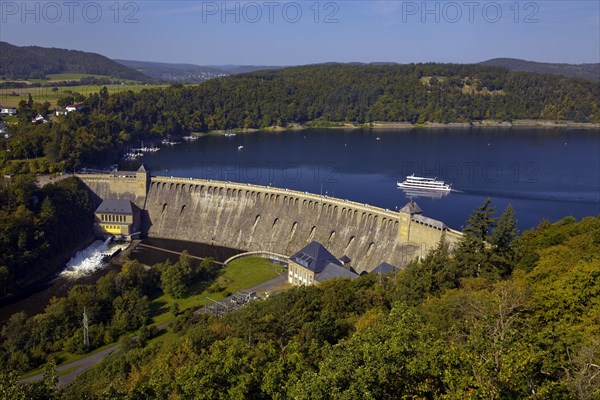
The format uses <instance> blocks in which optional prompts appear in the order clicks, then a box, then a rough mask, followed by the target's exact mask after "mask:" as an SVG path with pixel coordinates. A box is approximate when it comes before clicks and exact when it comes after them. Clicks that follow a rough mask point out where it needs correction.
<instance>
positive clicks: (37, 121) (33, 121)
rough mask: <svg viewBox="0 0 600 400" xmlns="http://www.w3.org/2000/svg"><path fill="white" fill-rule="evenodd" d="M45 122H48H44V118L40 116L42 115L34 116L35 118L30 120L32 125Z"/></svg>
mask: <svg viewBox="0 0 600 400" xmlns="http://www.w3.org/2000/svg"><path fill="white" fill-rule="evenodd" d="M47 122H48V121H47V120H46V118H44V117H43V116H42V114H38V115H36V116H35V118H33V119H32V120H31V123H32V124H45V123H47Z"/></svg>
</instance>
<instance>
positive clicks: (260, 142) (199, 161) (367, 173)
mask: <svg viewBox="0 0 600 400" xmlns="http://www.w3.org/2000/svg"><path fill="white" fill-rule="evenodd" d="M377 138H379V139H377ZM238 146H243V149H238ZM143 162H144V163H146V165H148V166H149V167H150V168H151V169H152V172H153V174H155V175H167V176H180V177H194V178H207V179H217V180H226V181H236V182H248V183H255V184H261V185H269V184H270V185H273V186H277V187H282V188H289V189H296V190H301V191H308V192H312V193H323V194H327V195H330V196H335V197H339V198H342V199H349V200H354V201H357V202H360V203H368V204H372V205H375V206H379V207H383V208H388V209H391V210H395V209H396V208H397V207H401V206H403V205H404V204H405V203H406V202H407V201H408V199H409V198H410V197H412V198H413V199H414V200H415V201H416V202H417V203H418V204H419V205H420V206H421V208H423V210H424V213H425V215H427V216H430V217H433V218H436V219H440V220H442V221H444V222H445V223H446V224H448V225H449V226H451V227H452V228H455V229H461V227H462V226H463V225H464V222H465V220H466V218H467V217H468V215H469V214H470V213H471V212H472V210H473V209H475V208H476V207H478V206H480V205H481V204H483V202H484V201H485V199H486V198H487V197H488V196H490V197H491V198H492V200H493V204H494V205H495V206H496V208H497V210H498V212H499V213H500V212H502V211H503V210H504V209H505V208H506V206H507V205H508V204H509V203H511V204H512V205H513V207H514V208H515V210H516V212H517V217H518V220H519V227H520V228H521V229H527V228H531V227H533V226H536V225H537V224H538V223H539V222H540V221H541V220H542V219H544V218H546V219H549V220H550V221H556V220H558V219H561V218H563V217H565V216H567V215H573V216H575V217H577V218H581V217H584V216H588V215H598V214H600V134H599V133H598V132H595V131H591V130H552V129H524V128H520V129H507V128H498V129H496V128H484V129H458V128H452V129H429V130H428V129H417V130H331V129H328V130H318V129H315V130H304V131H286V132H282V133H267V132H264V133H263V132H260V133H250V134H238V135H237V136H235V137H223V136H213V135H211V136H205V137H202V138H200V139H198V140H197V141H196V142H190V143H186V142H184V143H182V144H179V145H174V146H163V147H162V148H161V150H160V151H158V152H156V153H148V154H146V155H145V156H144V158H143ZM413 172H414V173H416V174H418V175H424V176H429V177H437V178H439V179H442V180H444V181H446V182H450V183H452V187H453V189H455V191H453V192H452V193H450V194H448V195H446V196H441V197H440V198H429V197H419V196H415V195H414V194H407V193H405V192H404V191H402V190H399V189H397V187H396V182H397V181H399V180H400V181H401V180H404V178H405V177H406V176H407V175H409V174H411V173H413Z"/></svg>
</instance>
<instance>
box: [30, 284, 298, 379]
mask: <svg viewBox="0 0 600 400" xmlns="http://www.w3.org/2000/svg"><path fill="white" fill-rule="evenodd" d="M286 278H287V274H286V273H283V274H281V275H278V276H276V277H275V278H273V279H270V280H268V281H266V282H263V283H260V284H258V285H256V286H253V287H251V288H248V289H246V290H244V291H245V292H256V293H257V294H258V295H262V294H264V292H270V293H273V292H275V291H280V290H282V289H283V288H284V287H285V282H286ZM196 311H197V310H196ZM170 324H171V323H170V322H166V323H164V324H162V325H159V326H158V327H157V328H158V330H159V331H160V330H164V329H167V327H168V326H169V325H170ZM135 338H136V337H134V338H133V339H135ZM118 348H119V344H118V343H117V344H113V345H112V346H110V347H107V348H106V349H104V350H102V351H99V352H97V353H94V354H91V355H89V356H87V357H85V358H82V359H80V360H77V361H73V362H70V363H68V364H64V365H61V366H60V367H57V368H56V371H57V372H58V373H59V374H60V373H61V372H62V371H67V370H68V371H69V372H68V373H67V374H65V375H62V376H59V377H58V384H59V385H60V386H67V385H69V384H71V383H72V382H73V381H74V380H75V378H77V376H79V375H80V374H82V373H84V372H85V371H87V370H88V369H90V368H92V367H93V366H95V365H96V364H98V363H100V362H101V361H102V360H104V359H105V358H106V357H108V355H109V354H110V353H112V352H113V351H115V350H116V349H118ZM43 378H44V374H43V373H40V374H37V375H32V376H30V377H27V378H24V379H21V380H20V382H23V383H26V382H35V381H39V380H41V379H43Z"/></svg>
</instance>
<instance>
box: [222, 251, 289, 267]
mask: <svg viewBox="0 0 600 400" xmlns="http://www.w3.org/2000/svg"><path fill="white" fill-rule="evenodd" d="M247 257H260V258H268V259H269V260H272V261H275V262H278V263H282V264H286V265H287V263H288V259H289V257H288V256H286V255H283V254H279V253H273V252H271V251H248V252H246V253H241V254H236V255H235V256H232V257H229V258H228V259H227V260H225V262H224V263H223V265H227V264H229V263H230V262H232V261H233V260H237V259H238V258H247Z"/></svg>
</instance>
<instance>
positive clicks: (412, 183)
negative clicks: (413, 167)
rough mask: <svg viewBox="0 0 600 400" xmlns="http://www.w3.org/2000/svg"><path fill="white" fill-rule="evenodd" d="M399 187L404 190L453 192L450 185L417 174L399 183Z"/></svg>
mask: <svg viewBox="0 0 600 400" xmlns="http://www.w3.org/2000/svg"><path fill="white" fill-rule="evenodd" d="M398 187H401V188H404V189H418V190H437V191H442V192H449V191H451V190H452V188H451V187H450V184H448V183H445V182H444V181H438V180H436V178H424V177H421V176H415V174H412V175H410V176H407V177H406V180H405V181H404V182H398Z"/></svg>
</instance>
